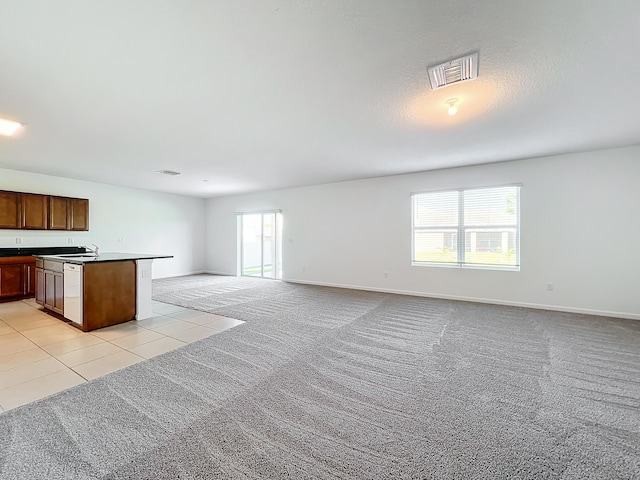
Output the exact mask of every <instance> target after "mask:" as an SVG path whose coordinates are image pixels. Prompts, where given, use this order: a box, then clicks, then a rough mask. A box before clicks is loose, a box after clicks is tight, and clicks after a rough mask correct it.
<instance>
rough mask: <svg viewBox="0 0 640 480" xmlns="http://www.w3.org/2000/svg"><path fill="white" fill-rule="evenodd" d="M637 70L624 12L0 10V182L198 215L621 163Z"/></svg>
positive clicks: (174, 5)
mask: <svg viewBox="0 0 640 480" xmlns="http://www.w3.org/2000/svg"><path fill="white" fill-rule="evenodd" d="M474 51H479V53H480V75H479V78H478V79H477V80H473V81H470V82H465V83H461V84H458V85H452V86H449V87H445V88H442V89H439V90H435V91H434V90H431V89H430V87H429V80H428V76H427V72H426V67H427V66H429V65H433V64H436V63H441V62H443V61H446V60H449V59H452V58H454V57H456V56H459V55H463V54H467V53H471V52H474ZM639 52H640V2H638V0H615V1H614V2H605V1H602V0H561V1H560V0H538V1H530V0H527V1H524V0H522V1H521V0H511V1H482V2H479V1H477V0H457V1H456V0H419V1H409V0H406V1H400V0H398V1H389V0H358V1H349V0H345V1H339V0H326V1H321V0H227V1H204V0H172V1H169V0H147V1H142V0H109V1H108V2H105V1H98V0H91V1H88V0H56V1H55V2H53V1H49V0H20V1H15V0H0V116H4V117H8V118H11V119H15V120H18V121H21V122H24V123H26V124H27V128H26V129H25V130H24V131H23V132H22V133H21V134H20V136H18V137H15V138H6V137H0V167H4V168H9V169H16V170H24V171H30V172H38V173H46V174H52V175H59V176H64V177H71V178H78V179H85V180H92V181H98V182H104V183H111V184H116V185H125V186H133V187H141V188H148V189H153V190H160V191H167V192H175V193H181V194H187V195H194V196H203V197H210V196H216V195H226V194H232V193H241V192H249V191H257V190H265V189H274V188H283V187H292V186H301V185H311V184H320V183H328V182H335V181H341V180H348V179H358V178H367V177H376V176H383V175H392V174H399V173H408V172H417V171H424V170H430V169H437V168H443V167H452V166H462V165H472V164H480V163H489V162H498V161H505V160H513V159H521V158H528V157H537V156H544V155H552V154H560V153H567V152H577V151H584V150H593V149H600V148H608V147H615V146H626V145H632V144H638V143H640V108H638V107H639V100H638V99H639V98H640V80H639V79H640V61H638V53H639ZM451 97H457V98H459V103H458V107H459V112H458V114H457V115H456V116H454V117H450V116H449V115H447V105H446V104H445V101H446V100H447V99H449V98H451ZM161 169H171V170H177V171H180V172H182V175H180V176H177V177H164V176H162V175H159V174H158V173H156V171H157V170H161ZM205 180H207V181H205Z"/></svg>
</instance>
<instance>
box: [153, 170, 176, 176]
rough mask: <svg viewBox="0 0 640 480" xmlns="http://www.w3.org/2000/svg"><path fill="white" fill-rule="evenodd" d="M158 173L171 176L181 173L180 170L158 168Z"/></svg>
mask: <svg viewBox="0 0 640 480" xmlns="http://www.w3.org/2000/svg"><path fill="white" fill-rule="evenodd" d="M158 173H161V174H162V175H168V176H170V177H175V176H176V175H180V172H174V171H173V170H158Z"/></svg>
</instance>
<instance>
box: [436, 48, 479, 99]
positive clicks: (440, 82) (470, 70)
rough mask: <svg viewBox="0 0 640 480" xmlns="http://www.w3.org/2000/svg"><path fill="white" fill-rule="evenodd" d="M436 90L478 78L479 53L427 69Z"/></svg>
mask: <svg viewBox="0 0 640 480" xmlns="http://www.w3.org/2000/svg"><path fill="white" fill-rule="evenodd" d="M427 72H429V82H431V88H433V89H434V90H436V89H438V88H442V87H446V86H447V85H453V84H454V83H458V82H464V81H466V80H473V79H475V78H478V52H475V53H472V54H470V55H466V56H464V57H460V58H456V59H455V60H451V61H450V62H446V63H441V64H440V65H434V66H433V67H429V68H427Z"/></svg>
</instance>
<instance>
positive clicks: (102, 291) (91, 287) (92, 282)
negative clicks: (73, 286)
mask: <svg viewBox="0 0 640 480" xmlns="http://www.w3.org/2000/svg"><path fill="white" fill-rule="evenodd" d="M82 284H83V290H84V296H83V321H82V330H83V331H85V332H88V331H90V330H95V329H97V328H103V327H108V326H110V325H115V324H118V323H123V322H128V321H129V320H133V319H134V318H135V315H136V263H135V261H133V260H128V261H122V262H96V263H85V264H84V269H83V282H82Z"/></svg>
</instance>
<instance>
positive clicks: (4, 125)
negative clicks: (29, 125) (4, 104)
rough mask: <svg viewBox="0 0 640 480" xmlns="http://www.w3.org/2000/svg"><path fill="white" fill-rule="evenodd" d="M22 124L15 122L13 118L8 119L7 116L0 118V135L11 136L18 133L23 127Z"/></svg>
mask: <svg viewBox="0 0 640 480" xmlns="http://www.w3.org/2000/svg"><path fill="white" fill-rule="evenodd" d="M22 126H23V125H22V124H21V123H19V122H14V121H13V120H7V119H6V118H0V135H6V136H7V137H10V136H12V135H15V134H16V133H18V131H19V130H20V129H21V128H22Z"/></svg>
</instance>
